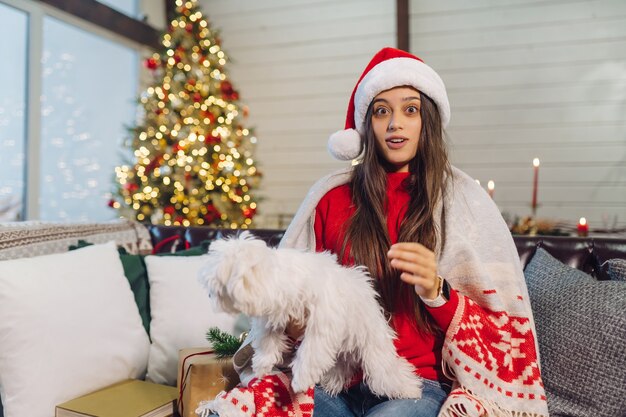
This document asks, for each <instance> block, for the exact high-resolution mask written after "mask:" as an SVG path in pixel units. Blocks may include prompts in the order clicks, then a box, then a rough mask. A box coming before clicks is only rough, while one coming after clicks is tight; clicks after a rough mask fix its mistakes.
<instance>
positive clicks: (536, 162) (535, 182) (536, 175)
mask: <svg viewBox="0 0 626 417" xmlns="http://www.w3.org/2000/svg"><path fill="white" fill-rule="evenodd" d="M533 166H534V167H535V168H534V171H535V173H534V176H533V202H532V209H533V217H535V214H537V188H538V185H539V158H535V159H533Z"/></svg>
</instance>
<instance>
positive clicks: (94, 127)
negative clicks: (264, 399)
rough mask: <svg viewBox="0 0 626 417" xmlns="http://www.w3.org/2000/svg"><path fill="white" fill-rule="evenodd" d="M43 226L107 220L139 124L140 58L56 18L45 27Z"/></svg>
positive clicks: (43, 60) (46, 20)
mask: <svg viewBox="0 0 626 417" xmlns="http://www.w3.org/2000/svg"><path fill="white" fill-rule="evenodd" d="M43 37H44V43H43V57H42V71H43V74H42V95H41V116H42V119H41V165H40V166H41V170H40V181H39V184H40V193H39V195H40V198H39V213H40V219H42V220H83V221H84V220H107V219H111V218H114V217H115V216H116V213H115V212H114V211H113V210H112V209H110V208H109V207H108V206H107V202H108V199H109V197H108V196H107V193H108V192H109V191H110V190H111V189H112V186H113V178H114V172H115V166H116V165H119V164H120V163H121V162H122V160H121V158H120V156H119V154H120V144H121V141H122V139H123V137H124V135H125V129H124V126H125V125H129V124H131V122H132V118H133V117H132V116H133V114H134V112H135V107H136V106H135V103H134V99H135V95H136V94H135V92H136V90H137V88H136V87H137V85H136V80H137V56H136V53H135V52H134V51H133V50H132V49H130V48H127V47H125V46H122V45H119V44H115V43H113V42H111V41H109V40H107V39H104V38H102V37H99V36H96V35H93V34H91V33H88V32H86V31H83V30H81V29H77V28H75V27H73V26H71V25H68V24H66V23H63V22H61V21H59V20H57V19H54V18H50V17H46V18H44V25H43Z"/></svg>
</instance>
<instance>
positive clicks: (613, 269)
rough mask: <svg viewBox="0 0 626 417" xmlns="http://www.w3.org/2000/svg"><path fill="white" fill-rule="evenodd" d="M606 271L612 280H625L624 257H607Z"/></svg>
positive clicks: (625, 264)
mask: <svg viewBox="0 0 626 417" xmlns="http://www.w3.org/2000/svg"><path fill="white" fill-rule="evenodd" d="M605 264H606V272H607V275H608V276H609V278H610V279H611V280H613V281H626V259H609V260H608V261H606V262H605Z"/></svg>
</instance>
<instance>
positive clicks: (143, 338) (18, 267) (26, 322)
mask: <svg viewBox="0 0 626 417" xmlns="http://www.w3.org/2000/svg"><path fill="white" fill-rule="evenodd" d="M0 317H1V319H0V352H1V354H0V394H1V395H2V403H3V405H4V415H5V417H20V416H29V417H52V416H54V412H55V406H56V405H57V404H59V403H62V402H65V401H67V400H70V399H72V398H74V397H78V396H81V395H84V394H86V393H88V392H91V391H94V390H96V389H99V388H102V387H104V386H106V385H110V384H113V383H115V382H117V381H120V380H123V379H127V378H140V377H142V376H143V375H144V374H145V371H146V366H147V361H148V352H149V344H150V342H149V339H148V335H147V334H146V331H145V330H144V328H143V326H142V324H141V317H140V316H139V311H138V309H137V305H136V304H135V300H134V297H133V293H132V291H131V289H130V285H129V283H128V280H127V279H126V277H125V276H124V269H123V267H122V264H121V262H120V258H119V255H118V253H117V249H116V246H115V243H113V242H110V243H106V244H103V245H94V246H89V247H86V248H83V249H78V250H75V251H71V252H66V253H61V254H54V255H45V256H40V257H35V258H28V259H16V260H11V261H0Z"/></svg>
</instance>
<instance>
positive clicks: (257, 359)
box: [252, 351, 276, 377]
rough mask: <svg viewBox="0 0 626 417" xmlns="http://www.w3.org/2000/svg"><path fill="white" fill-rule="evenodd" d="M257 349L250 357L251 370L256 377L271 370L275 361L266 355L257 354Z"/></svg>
mask: <svg viewBox="0 0 626 417" xmlns="http://www.w3.org/2000/svg"><path fill="white" fill-rule="evenodd" d="M258 353H259V352H258V351H257V352H256V353H255V355H254V356H253V357H252V371H253V372H254V375H255V376H256V377H263V376H265V375H267V374H269V373H271V372H272V370H273V369H274V365H276V361H274V360H273V359H272V358H268V357H267V356H261V355H258Z"/></svg>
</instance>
